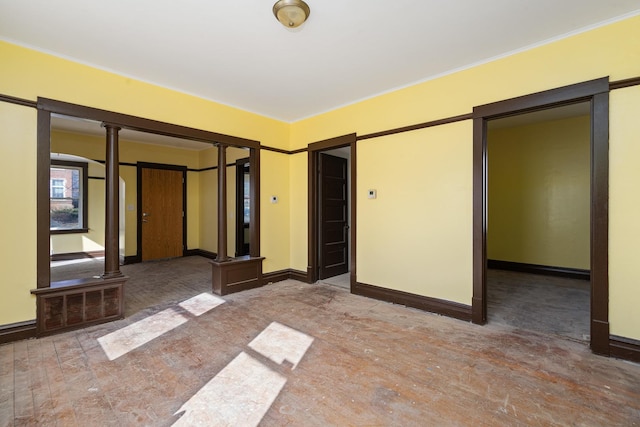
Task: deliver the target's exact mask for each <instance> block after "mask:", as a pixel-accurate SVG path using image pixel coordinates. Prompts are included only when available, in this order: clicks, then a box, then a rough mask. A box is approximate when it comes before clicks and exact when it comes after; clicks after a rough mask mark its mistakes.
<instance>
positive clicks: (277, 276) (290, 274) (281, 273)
mask: <svg viewBox="0 0 640 427" xmlns="http://www.w3.org/2000/svg"><path fill="white" fill-rule="evenodd" d="M262 279H263V281H264V283H265V284H266V283H276V282H282V281H283V280H287V279H292V280H298V281H300V282H305V283H308V281H307V274H306V273H304V272H302V271H298V270H294V269H292V268H287V269H285V270H278V271H272V272H270V273H263V274H262Z"/></svg>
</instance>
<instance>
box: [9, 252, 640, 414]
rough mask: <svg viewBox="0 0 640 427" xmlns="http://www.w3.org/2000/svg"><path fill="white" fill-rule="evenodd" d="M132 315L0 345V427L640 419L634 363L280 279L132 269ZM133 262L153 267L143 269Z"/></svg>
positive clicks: (194, 263) (638, 371)
mask: <svg viewBox="0 0 640 427" xmlns="http://www.w3.org/2000/svg"><path fill="white" fill-rule="evenodd" d="M123 271H124V272H125V274H128V275H130V276H131V277H132V278H131V280H130V281H129V282H128V283H127V288H126V301H127V309H126V313H127V318H125V319H124V320H121V321H117V322H112V323H109V324H104V325H99V326H94V327H90V328H87V329H83V330H79V331H75V332H68V333H65V334H60V335H56V336H53V337H48V338H43V339H38V340H27V341H21V342H17V343H12V344H7V345H4V346H1V347H0V393H1V395H0V425H1V426H5V425H9V426H11V425H33V424H42V425H61V426H62V425H64V426H74V425H78V426H93V425H100V426H103V425H118V426H126V425H154V426H167V425H172V424H174V423H175V424H176V425H193V424H195V423H196V422H201V423H202V425H216V424H217V425H220V424H222V425H225V423H226V424H228V425H243V426H248V425H258V424H260V425H264V426H271V425H273V426H276V425H277V426H281V425H305V426H314V425H317V426H320V425H322V426H326V425H404V426H413V425H416V426H417V425H492V426H495V425H598V426H601V425H639V424H640V366H639V365H636V364H632V363H628V362H623V361H620V360H616V359H608V358H604V357H600V356H595V355H593V354H591V353H590V351H589V349H588V348H587V347H586V346H585V345H583V344H581V343H577V342H574V341H571V340H566V339H561V338H558V337H556V336H552V335H545V334H540V333H536V332H530V331H524V330H516V329H514V328H510V327H506V326H502V325H499V324H493V325H489V326H477V325H473V324H470V323H466V322H462V321H459V320H455V319H451V318H447V317H442V316H437V315H432V314H429V313H425V312H422V311H419V310H413V309H408V308H405V307H402V306H398V305H392V304H387V303H384V302H379V301H376V300H372V299H368V298H363V297H359V296H355V295H351V294H349V293H348V292H347V291H345V290H343V289H340V288H338V287H333V286H328V285H324V284H317V285H308V284H304V283H301V282H297V281H291V280H287V281H285V282H280V283H276V284H273V285H269V286H265V287H263V288H258V289H254V290H251V291H246V292H243V293H239V294H233V295H230V296H225V297H224V298H223V299H222V298H218V297H215V296H213V295H211V294H210V292H209V291H210V266H209V263H208V262H207V260H205V259H203V258H199V257H188V258H180V259H176V260H173V261H159V262H152V263H144V264H134V265H130V266H124V267H123ZM140 273H145V274H147V276H146V277H141V274H140Z"/></svg>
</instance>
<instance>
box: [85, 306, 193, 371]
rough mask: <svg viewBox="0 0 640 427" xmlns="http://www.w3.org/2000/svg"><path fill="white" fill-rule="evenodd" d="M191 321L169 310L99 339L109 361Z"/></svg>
mask: <svg viewBox="0 0 640 427" xmlns="http://www.w3.org/2000/svg"><path fill="white" fill-rule="evenodd" d="M187 320H189V319H188V318H187V317H185V316H184V315H182V314H181V313H179V312H177V311H176V310H175V308H168V309H166V310H163V311H161V312H159V313H156V314H154V315H152V316H149V317H147V318H145V319H142V320H140V321H138V322H136V323H132V324H131V325H129V326H125V327H124V328H122V329H118V330H117V331H114V332H111V333H110V334H107V335H105V336H103V337H100V338H98V342H99V343H100V345H101V346H102V349H103V350H104V352H105V354H106V355H107V357H108V358H109V360H115V359H117V358H118V357H120V356H122V355H124V354H127V353H129V352H130V351H132V350H135V349H136V348H138V347H140V346H142V345H144V344H146V343H148V342H149V341H151V340H153V339H155V338H158V337H159V336H160V335H163V334H165V333H167V332H169V331H170V330H172V329H175V328H177V327H178V326H180V325H182V324H183V323H185V322H187Z"/></svg>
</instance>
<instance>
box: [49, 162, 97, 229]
mask: <svg viewBox="0 0 640 427" xmlns="http://www.w3.org/2000/svg"><path fill="white" fill-rule="evenodd" d="M49 189H50V190H49V206H50V209H49V218H50V222H49V229H50V230H51V233H53V234H60V233H86V232H87V231H88V225H87V206H86V204H87V203H86V200H87V164H86V163H81V162H71V161H62V160H52V161H51V167H50V169H49Z"/></svg>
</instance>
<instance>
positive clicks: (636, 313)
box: [609, 86, 640, 340]
mask: <svg viewBox="0 0 640 427" xmlns="http://www.w3.org/2000/svg"><path fill="white" fill-rule="evenodd" d="M610 102H611V106H610V108H611V109H610V116H611V118H610V136H609V156H610V157H609V167H610V171H609V174H610V175H609V322H610V324H611V333H612V334H614V335H618V336H622V337H628V338H633V339H636V340H640V309H638V307H640V281H639V280H638V259H639V258H638V257H639V254H640V191H638V185H639V184H640V120H638V118H639V116H638V113H639V112H640V86H635V87H631V88H626V89H619V90H616V91H614V92H611V97H610Z"/></svg>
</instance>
